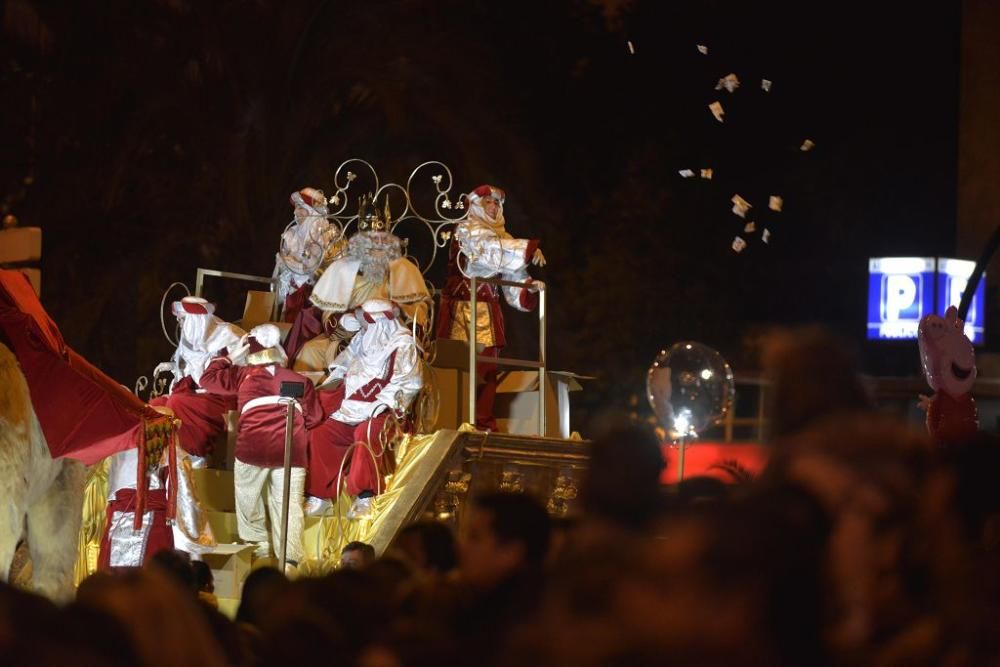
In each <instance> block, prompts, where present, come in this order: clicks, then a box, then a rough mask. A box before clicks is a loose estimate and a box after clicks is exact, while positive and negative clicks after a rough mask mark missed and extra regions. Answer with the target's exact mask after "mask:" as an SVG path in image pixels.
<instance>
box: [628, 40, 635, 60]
mask: <svg viewBox="0 0 1000 667" xmlns="http://www.w3.org/2000/svg"><path fill="white" fill-rule="evenodd" d="M628 52H629V53H630V54H632V55H633V56H634V55H635V45H634V44H633V43H632V40H629V41H628Z"/></svg>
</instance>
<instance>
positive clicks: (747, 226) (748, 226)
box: [743, 220, 757, 234]
mask: <svg viewBox="0 0 1000 667" xmlns="http://www.w3.org/2000/svg"><path fill="white" fill-rule="evenodd" d="M743 231H744V233H746V234H753V233H754V232H755V231H757V225H755V224H754V222H753V220H751V221H750V222H748V223H747V224H745V225H743Z"/></svg>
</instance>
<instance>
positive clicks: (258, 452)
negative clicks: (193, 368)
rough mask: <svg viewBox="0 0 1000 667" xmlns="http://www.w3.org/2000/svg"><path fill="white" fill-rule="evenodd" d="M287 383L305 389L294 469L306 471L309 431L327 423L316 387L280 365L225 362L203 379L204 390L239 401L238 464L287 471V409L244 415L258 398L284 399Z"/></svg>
mask: <svg viewBox="0 0 1000 667" xmlns="http://www.w3.org/2000/svg"><path fill="white" fill-rule="evenodd" d="M272 371H273V374H272ZM282 382H301V383H302V384H303V385H304V387H305V390H304V392H303V394H302V398H300V399H299V405H300V406H301V407H302V409H301V410H295V417H294V419H293V422H292V423H293V430H292V466H294V467H296V468H304V467H306V462H307V456H306V447H307V446H308V442H309V436H308V435H307V434H306V429H311V428H316V427H317V426H319V425H320V424H322V423H323V421H324V419H325V418H326V414H325V413H324V412H323V406H321V405H320V403H319V399H318V398H317V397H316V391H315V390H314V389H313V385H312V382H310V381H309V380H308V379H307V378H305V377H303V376H301V375H299V374H298V373H296V372H295V371H290V370H288V369H287V368H282V367H281V366H277V365H275V364H268V365H264V366H233V365H232V362H230V361H229V359H228V358H225V357H220V358H219V359H215V360H214V361H212V363H210V364H209V365H208V368H206V369H205V372H204V373H203V374H202V376H201V386H202V387H203V388H204V389H207V390H208V391H210V392H213V393H216V394H222V395H230V396H233V395H235V396H236V403H237V406H236V408H237V410H239V411H240V431H239V434H238V435H237V436H236V458H237V459H239V460H240V461H242V462H243V463H247V464H249V465H255V466H260V467H262V468H280V467H282V466H283V465H284V460H285V420H286V414H287V408H286V407H285V406H284V405H280V404H277V403H271V404H267V405H259V406H257V407H251V408H250V409H249V410H245V411H244V406H245V405H246V404H247V403H248V402H250V401H252V400H253V399H255V398H264V397H269V396H278V395H279V394H280V392H281V383H282Z"/></svg>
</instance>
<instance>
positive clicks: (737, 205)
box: [730, 195, 752, 218]
mask: <svg viewBox="0 0 1000 667" xmlns="http://www.w3.org/2000/svg"><path fill="white" fill-rule="evenodd" d="M730 201H732V202H733V213H735V214H736V215H738V216H740V217H741V218H745V217H747V211H749V210H750V209H751V208H752V206H751V205H750V202H748V201H747V200H746V199H744V198H743V197H741V196H739V195H733V198H732V199H731V200H730Z"/></svg>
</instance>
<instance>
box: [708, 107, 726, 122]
mask: <svg viewBox="0 0 1000 667" xmlns="http://www.w3.org/2000/svg"><path fill="white" fill-rule="evenodd" d="M708 108H709V110H710V111H711V112H712V115H713V116H715V120H717V121H719V122H720V123H721V122H722V117H723V116H725V115H726V112H725V111H723V109H722V105H721V104H720V103H719V102H712V103H711V104H709V105H708Z"/></svg>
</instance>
